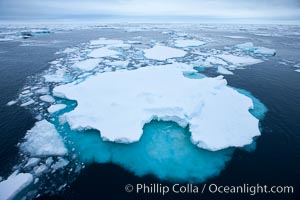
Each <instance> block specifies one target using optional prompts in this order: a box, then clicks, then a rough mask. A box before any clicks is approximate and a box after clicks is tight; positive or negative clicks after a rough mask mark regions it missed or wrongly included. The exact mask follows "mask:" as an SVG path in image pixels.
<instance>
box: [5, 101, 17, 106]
mask: <svg viewBox="0 0 300 200" xmlns="http://www.w3.org/2000/svg"><path fill="white" fill-rule="evenodd" d="M16 103H17V101H15V100H12V101H9V102H8V103H7V104H6V105H7V106H12V105H14V104H16Z"/></svg>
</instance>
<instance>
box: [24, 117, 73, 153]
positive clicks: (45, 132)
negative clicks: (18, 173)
mask: <svg viewBox="0 0 300 200" xmlns="http://www.w3.org/2000/svg"><path fill="white" fill-rule="evenodd" d="M24 138H25V142H23V143H22V144H21V145H20V148H21V150H22V151H24V152H26V153H29V154H30V155H31V156H49V155H65V154H66V153H67V149H66V148H65V146H64V143H63V140H62V138H61V137H60V135H59V134H58V132H57V131H56V129H55V127H54V125H53V124H51V123H49V122H48V121H46V120H42V121H39V122H36V123H35V126H34V127H33V128H32V129H30V130H29V131H27V133H26V135H25V137H24Z"/></svg>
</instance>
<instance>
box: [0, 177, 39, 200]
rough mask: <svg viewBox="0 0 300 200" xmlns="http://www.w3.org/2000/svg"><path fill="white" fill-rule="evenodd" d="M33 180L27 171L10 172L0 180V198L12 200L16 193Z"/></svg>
mask: <svg viewBox="0 0 300 200" xmlns="http://www.w3.org/2000/svg"><path fill="white" fill-rule="evenodd" d="M32 181H33V176H32V175H31V174H29V173H20V174H15V173H14V174H12V175H11V176H9V177H8V178H7V180H4V181H2V182H0V199H1V200H12V199H14V198H15V197H16V195H17V194H18V193H20V192H21V191H23V190H24V189H25V188H27V187H28V186H29V185H30V184H31V183H32Z"/></svg>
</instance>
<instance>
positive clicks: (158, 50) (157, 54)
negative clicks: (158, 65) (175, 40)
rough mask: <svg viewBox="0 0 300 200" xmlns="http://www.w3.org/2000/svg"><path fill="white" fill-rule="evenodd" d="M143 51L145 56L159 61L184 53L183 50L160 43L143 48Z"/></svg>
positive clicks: (183, 54)
mask: <svg viewBox="0 0 300 200" xmlns="http://www.w3.org/2000/svg"><path fill="white" fill-rule="evenodd" d="M143 51H144V55H145V57H146V58H148V59H153V60H161V61H164V60H166V59H169V58H177V57H183V56H185V55H186V52H185V51H183V50H180V49H175V48H171V47H166V46H161V45H156V46H154V47H152V48H150V49H144V50H143Z"/></svg>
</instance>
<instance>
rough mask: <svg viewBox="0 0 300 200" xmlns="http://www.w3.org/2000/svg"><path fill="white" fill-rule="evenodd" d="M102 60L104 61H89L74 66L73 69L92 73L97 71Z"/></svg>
mask: <svg viewBox="0 0 300 200" xmlns="http://www.w3.org/2000/svg"><path fill="white" fill-rule="evenodd" d="M101 60H102V59H87V60H84V61H80V62H77V63H75V64H73V65H72V67H73V68H76V69H80V70H82V71H90V70H93V69H95V68H96V67H97V66H98V64H99V63H100V61H101Z"/></svg>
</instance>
